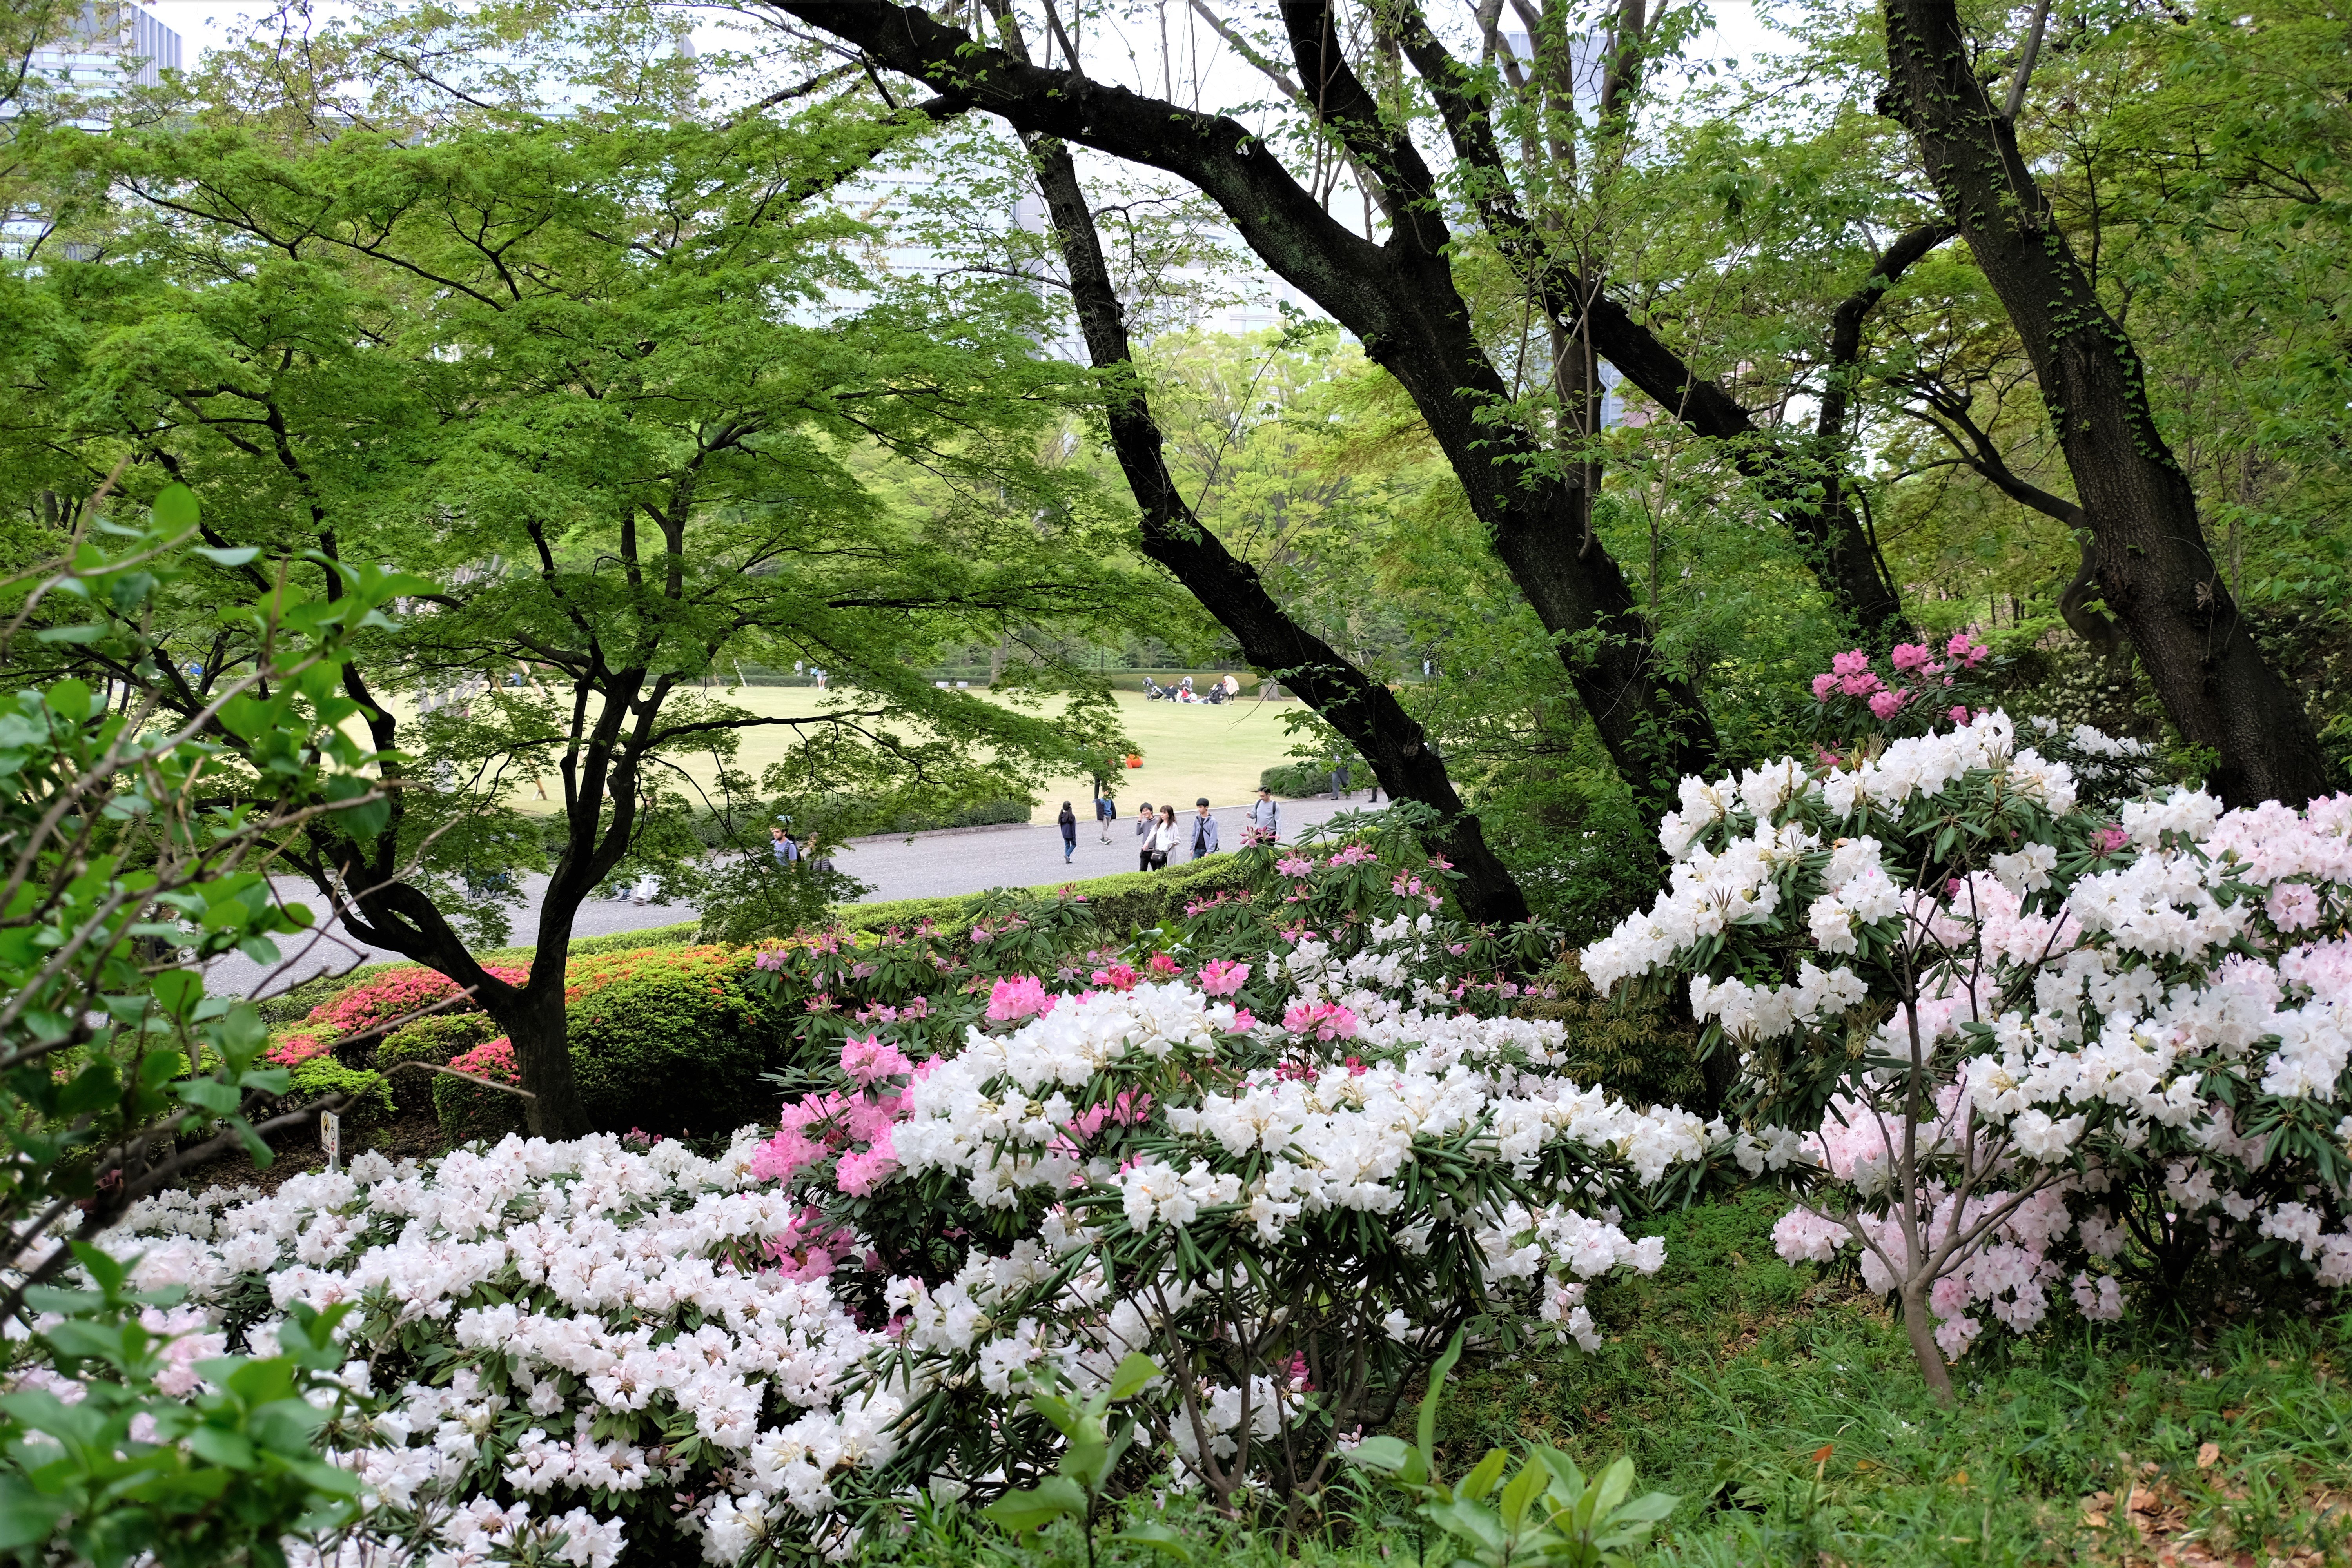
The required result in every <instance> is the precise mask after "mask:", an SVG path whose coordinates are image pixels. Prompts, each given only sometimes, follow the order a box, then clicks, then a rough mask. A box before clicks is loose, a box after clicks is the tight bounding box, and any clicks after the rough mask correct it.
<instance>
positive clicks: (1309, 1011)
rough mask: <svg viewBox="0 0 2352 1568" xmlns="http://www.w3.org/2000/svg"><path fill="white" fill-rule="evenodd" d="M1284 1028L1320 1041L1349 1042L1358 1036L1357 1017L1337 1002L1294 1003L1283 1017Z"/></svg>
mask: <svg viewBox="0 0 2352 1568" xmlns="http://www.w3.org/2000/svg"><path fill="white" fill-rule="evenodd" d="M1282 1026H1283V1027H1284V1028H1286V1029H1287V1030H1289V1031H1290V1032H1291V1033H1292V1034H1294V1035H1312V1036H1314V1037H1316V1038H1317V1039H1318V1040H1349V1039H1353V1038H1355V1036H1356V1016H1355V1015H1354V1014H1353V1013H1351V1012H1349V1010H1348V1009H1347V1008H1345V1007H1342V1006H1340V1005H1339V1004H1338V1003H1336V1002H1317V1003H1315V1004H1313V1005H1308V1004H1307V1003H1305V1002H1294V1003H1292V1004H1291V1005H1290V1010H1289V1011H1288V1012H1286V1013H1285V1014H1284V1015H1283V1016H1282Z"/></svg>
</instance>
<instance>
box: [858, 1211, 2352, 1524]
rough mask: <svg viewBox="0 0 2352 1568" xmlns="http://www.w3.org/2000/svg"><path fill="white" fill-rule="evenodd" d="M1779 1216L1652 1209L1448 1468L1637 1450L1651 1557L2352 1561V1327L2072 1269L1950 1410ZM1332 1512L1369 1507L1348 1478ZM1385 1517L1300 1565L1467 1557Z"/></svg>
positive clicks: (1453, 1446)
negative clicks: (2083, 1293) (1647, 1502)
mask: <svg viewBox="0 0 2352 1568" xmlns="http://www.w3.org/2000/svg"><path fill="white" fill-rule="evenodd" d="M1785 1206H1786V1205H1785V1202H1784V1201H1783V1200H1780V1199H1777V1198H1775V1197H1773V1196H1771V1195H1769V1194H1756V1195H1754V1196H1752V1197H1750V1198H1747V1199H1743V1200H1741V1201H1738V1202H1736V1203H1727V1204H1719V1205H1708V1206H1705V1207H1700V1208H1696V1209H1693V1210H1690V1211H1687V1212H1685V1213H1683V1214H1679V1215H1674V1216H1672V1217H1670V1218H1668V1219H1665V1220H1664V1221H1661V1222H1656V1223H1654V1224H1652V1225H1650V1226H1645V1227H1643V1228H1644V1229H1645V1230H1648V1231H1652V1232H1656V1233H1662V1234H1664V1236H1665V1237H1666V1238H1667V1251H1666V1258H1667V1262H1666V1266H1665V1268H1664V1269H1663V1270H1662V1271H1661V1272H1660V1273H1659V1274H1658V1275H1657V1276H1656V1277H1654V1278H1653V1279H1634V1280H1617V1281H1612V1282H1609V1283H1605V1284H1600V1285H1596V1287H1595V1288H1594V1290H1593V1295H1592V1299H1591V1305H1592V1307H1593V1309H1594V1313H1595V1317H1596V1320H1597V1321H1599V1323H1600V1325H1601V1331H1602V1332H1603V1334H1604V1336H1605V1342H1604V1343H1603V1344H1602V1346H1601V1349H1600V1350H1599V1351H1598V1352H1595V1353H1592V1354H1590V1355H1586V1354H1581V1353H1578V1352H1570V1353H1569V1354H1567V1355H1559V1354H1555V1353H1551V1352H1542V1353H1533V1354H1519V1355H1507V1354H1501V1353H1490V1354H1488V1355H1486V1356H1484V1357H1475V1356H1474V1357H1473V1358H1472V1359H1471V1361H1470V1362H1469V1363H1466V1365H1467V1370H1466V1371H1465V1373H1461V1374H1459V1375H1457V1377H1456V1378H1455V1379H1454V1380H1453V1381H1452V1382H1451V1383H1449V1384H1448V1394H1447V1399H1446V1403H1445V1407H1444V1415H1443V1416H1442V1419H1441V1420H1440V1423H1439V1427H1438V1432H1439V1436H1440V1440H1441V1446H1442V1447H1443V1449H1444V1469H1445V1473H1446V1475H1447V1476H1448V1477H1449V1478H1456V1479H1458V1478H1459V1477H1460V1476H1461V1475H1462V1474H1463V1473H1464V1472H1465V1471H1466V1470H1467V1469H1468V1468H1469V1467H1470V1466H1471V1465H1473V1464H1475V1462H1476V1460H1477V1459H1478V1458H1479V1457H1480V1455H1482V1454H1483V1453H1484V1452H1485V1451H1486V1449H1487V1448H1488V1447H1490V1446H1499V1447H1505V1448H1507V1449H1510V1450H1512V1451H1513V1452H1514V1454H1515V1455H1516V1453H1517V1450H1518V1448H1519V1447H1520V1445H1521V1444H1522V1443H1524V1442H1526V1441H1528V1440H1529V1439H1536V1440H1540V1441H1544V1442H1548V1443H1551V1444H1553V1445H1556V1446H1558V1447H1562V1448H1565V1449H1566V1450H1568V1451H1569V1452H1570V1454H1571V1455H1573V1456H1574V1458H1576V1459H1577V1461H1578V1463H1579V1464H1580V1465H1581V1466H1583V1467H1584V1468H1585V1469H1586V1471H1587V1472H1588V1473H1591V1472H1593V1471H1596V1470H1598V1469H1599V1468H1601V1467H1602V1466H1604V1465H1606V1464H1608V1463H1609V1462H1610V1461H1611V1460H1612V1459H1613V1458H1616V1457H1617V1456H1618V1455H1620V1454H1624V1455H1629V1456H1631V1457H1632V1458H1633V1460H1634V1462H1635V1464H1636V1465H1637V1466H1638V1468H1639V1472H1640V1473H1639V1479H1638V1480H1637V1482H1636V1484H1635V1491H1636V1492H1637V1493H1639V1492H1644V1491H1649V1490H1653V1489H1655V1490H1660V1491H1664V1492H1667V1493H1669V1494H1671V1495H1673V1496H1675V1497H1676V1498H1677V1499H1679V1503H1678V1505H1677V1506H1676V1508H1675V1512H1674V1514H1673V1516H1672V1517H1671V1518H1670V1519H1669V1520H1667V1521H1666V1522H1665V1524H1664V1526H1663V1527H1662V1528H1661V1530H1660V1531H1659V1532H1658V1534H1657V1537H1656V1538H1655V1542H1654V1545H1653V1546H1652V1547H1651V1548H1650V1550H1649V1551H1647V1552H1645V1553H1643V1556H1642V1557H1641V1559H1640V1561H1642V1562H1643V1563H1655V1564H1660V1565H1664V1564H1668V1563H1675V1564H1691V1565H1694V1568H1696V1565H1702V1564H1703V1565H1706V1568H1734V1565H1735V1564H1737V1565H1745V1568H1765V1565H1780V1564H1787V1565H1789V1568H1798V1565H1803V1568H1864V1565H1873V1568H1874V1565H1879V1564H1885V1565H1887V1568H1911V1565H1914V1564H1936V1565H1949V1568H1963V1565H1966V1568H1974V1565H1977V1564H2025V1563H2036V1564H2041V1563H2048V1564H2064V1563H2102V1564H2116V1565H2117V1568H2123V1565H2125V1564H2130V1565H2133V1568H2138V1565H2142V1564H2155V1565H2158V1568H2164V1565H2176V1568H2221V1565H2223V1564H2228V1565H2230V1568H2272V1565H2273V1564H2278V1565H2285V1568H2321V1565H2322V1564H2341V1563H2347V1562H2348V1561H2352V1557H2347V1522H2352V1385H2347V1382H2346V1369H2347V1363H2352V1320H2346V1319H2331V1318H2310V1319H2302V1318H2297V1319H2295V1320H2294V1321H2284V1322H2276V1321H2274V1322H2271V1323H2268V1324H2261V1325H2254V1324H2248V1325H2244V1326H2235V1327H2229V1326H2223V1327H2214V1326H2210V1325H2208V1326H2205V1327H2201V1328H2200V1327H2194V1326H2190V1325H2187V1324H2162V1323H2149V1322H2141V1323H2137V1324H2128V1323H2127V1324H2118V1325H2090V1324H2086V1323H2084V1321H2082V1320H2081V1319H2080V1318H2079V1317H2077V1316H2076V1315H2075V1314H2074V1312H2073V1311H2072V1310H2071V1309H2070V1308H2069V1307H2067V1306H2065V1305H2063V1286H2062V1287H2061V1288H2060V1290H2059V1291H2057V1292H2053V1295H2057V1296H2059V1298H2060V1300H2059V1301H2055V1302H2053V1308H2052V1312H2051V1318H2050V1321H2049V1322H2048V1323H2047V1324H2046V1325H2045V1326H2044V1327H2043V1328H2042V1330H2041V1331H2038V1332H2037V1333H2036V1334H2034V1335H2033V1336H2032V1337H2030V1338H2027V1339H2024V1340H2017V1339H2013V1338H2012V1337H2011V1335H2010V1334H2009V1333H2008V1331H2006V1330H2001V1329H1998V1328H1996V1329H1989V1330H1988V1331H1987V1332H1986V1335H1985V1339H1986V1340H1987V1341H1990V1342H1992V1343H1990V1345H1986V1346H1982V1347H1980V1348H1979V1350H1978V1351H1977V1352H1976V1353H1975V1354H1974V1355H1973V1356H1972V1357H1971V1358H1970V1359H1969V1360H1968V1361H1966V1362H1963V1363H1961V1364H1960V1365H1959V1366H1958V1367H1956V1368H1955V1369H1954V1373H1955V1377H1956V1380H1957V1381H1958V1384H1959V1386H1960V1388H1961V1391H1962V1393H1961V1398H1960V1401H1959V1403H1958V1406H1957V1407H1956V1408H1954V1409H1951V1410H1943V1409H1939V1408H1938V1407H1937V1405H1936V1404H1935V1402H1934V1400H1933V1399H1931V1398H1930V1397H1929V1396H1928V1394H1927V1390H1926V1387H1925V1386H1924V1385H1923V1384H1921V1382H1920V1380H1919V1375H1918V1372H1917V1369H1916V1366H1915V1365H1914V1363H1913V1362H1912V1360H1911V1353H1910V1350H1909V1347H1908V1346H1907V1345H1906V1343H1905V1342H1904V1339H1903V1336H1902V1334H1901V1332H1900V1331H1899V1330H1898V1329H1897V1328H1896V1326H1895V1323H1894V1321H1893V1320H1892V1319H1891V1318H1890V1317H1889V1315H1888V1313H1887V1311H1886V1310H1885V1305H1884V1304H1883V1303H1882V1302H1881V1301H1880V1300H1877V1299H1876V1298H1874V1297H1870V1296H1866V1295H1864V1294H1861V1293H1860V1292H1859V1291H1858V1290H1857V1289H1855V1288H1854V1287H1853V1285H1852V1284H1851V1283H1850V1282H1848V1281H1846V1280H1844V1279H1839V1278H1837V1277H1835V1276H1833V1275H1832V1274H1831V1273H1829V1272H1828V1271H1826V1270H1819V1269H1815V1268H1811V1267H1799V1268H1791V1267H1790V1266H1788V1265H1786V1264H1783V1263H1781V1262H1780V1259H1779V1258H1776V1257H1774V1255H1773V1252H1772V1245H1771V1237H1770V1234H1769V1233H1770V1228H1771V1222H1772V1220H1773V1219H1774V1218H1775V1217H1776V1216H1777V1215H1779V1214H1780V1213H1781V1212H1782V1210H1783V1209H1784V1208H1785ZM1410 1420H1411V1416H1410V1405H1408V1407H1407V1413H1406V1415H1405V1417H1404V1419H1403V1420H1402V1421H1401V1422H1400V1423H1399V1426H1398V1428H1397V1429H1398V1430H1400V1431H1402V1432H1405V1433H1406V1434H1407V1435H1409V1429H1410ZM1513 1468H1517V1466H1516V1464H1514V1467H1513ZM1333 1502H1334V1505H1335V1507H1338V1508H1346V1507H1350V1506H1353V1505H1352V1504H1348V1503H1341V1502H1340V1500H1339V1494H1338V1493H1337V1492H1336V1491H1335V1493H1334V1494H1333ZM1131 1507H1132V1510H1133V1511H1132V1515H1131V1517H1132V1519H1135V1520H1142V1519H1151V1520H1158V1521H1163V1522H1167V1523H1170V1524H1172V1525H1175V1526H1176V1527H1177V1528H1178V1529H1179V1530H1181V1531H1182V1532H1183V1533H1184V1535H1186V1536H1187V1537H1188V1538H1190V1539H1191V1542H1192V1545H1191V1554H1192V1557H1191V1560H1192V1562H1195V1563H1224V1564H1226V1565H1227V1568H1238V1565H1239V1564H1241V1563H1250V1564H1253V1565H1258V1564H1264V1565H1265V1568H1276V1564H1279V1563H1283V1562H1284V1561H1285V1557H1286V1553H1285V1552H1284V1551H1283V1549H1282V1545H1281V1543H1280V1542H1278V1539H1277V1537H1276V1536H1275V1535H1274V1534H1272V1533H1270V1532H1252V1531H1246V1530H1242V1529H1239V1528H1236V1527H1234V1526H1232V1525H1229V1524H1224V1523H1222V1522H1220V1521H1214V1520H1212V1519H1210V1518H1208V1517H1206V1516H1205V1515H1204V1513H1203V1511H1202V1510H1200V1509H1199V1508H1197V1507H1196V1506H1194V1505H1192V1503H1190V1502H1188V1501H1185V1500H1181V1499H1178V1498H1174V1497H1171V1498H1168V1499H1167V1500H1166V1501H1165V1503H1164V1504H1163V1502H1162V1501H1161V1500H1160V1498H1159V1497H1158V1495H1157V1494H1149V1493H1147V1494H1146V1495H1144V1496H1142V1497H1141V1498H1139V1499H1137V1500H1135V1501H1134V1502H1133V1503H1132V1505H1131ZM1371 1512H1372V1516H1373V1517H1374V1518H1375V1519H1378V1518H1380V1517H1381V1515H1385V1516H1386V1518H1387V1521H1388V1522H1387V1523H1385V1524H1384V1525H1380V1526H1376V1527H1375V1528H1374V1529H1372V1530H1370V1531H1366V1530H1361V1529H1352V1528H1348V1527H1346V1526H1341V1525H1335V1526H1334V1527H1332V1528H1330V1529H1328V1530H1325V1531H1318V1532H1317V1538H1313V1539H1309V1540H1307V1541H1305V1542H1290V1543H1288V1546H1289V1551H1288V1552H1287V1556H1288V1559H1289V1560H1290V1561H1294V1562H1297V1563H1333V1564H1339V1563H1346V1564H1349V1565H1350V1568H1373V1565H1375V1564H1381V1565H1383V1568H1404V1565H1407V1564H1420V1565H1426V1568H1441V1565H1443V1564H1444V1563H1447V1562H1448V1561H1449V1560H1450V1559H1454V1553H1453V1552H1449V1551H1447V1550H1446V1542H1444V1538H1443V1537H1440V1536H1437V1535H1435V1533H1434V1532H1432V1533H1431V1535H1430V1537H1429V1538H1428V1539H1427V1540H1426V1541H1425V1542H1424V1541H1423V1539H1422V1538H1421V1537H1420V1536H1419V1534H1418V1532H1417V1531H1416V1530H1415V1529H1414V1527H1413V1524H1412V1522H1411V1521H1410V1519H1409V1514H1408V1510H1403V1509H1402V1508H1398V1507H1396V1506H1395V1504H1394V1500H1393V1499H1392V1498H1391V1497H1389V1496H1387V1495H1385V1494H1384V1495H1383V1496H1382V1498H1381V1501H1380V1502H1379V1503H1377V1504H1376V1505H1375V1506H1374V1508H1373V1509H1372V1510H1371ZM1109 1528H1111V1527H1106V1528H1105V1530H1104V1531H1102V1533H1104V1534H1108V1532H1109ZM1098 1549H1099V1548H1098ZM866 1555H867V1557H868V1558H869V1560H876V1561H890V1560H896V1561H900V1562H908V1563H925V1564H927V1565H928V1564H938V1565H940V1568H946V1565H947V1564H948V1563H980V1564H1004V1565H1010V1564H1022V1565H1024V1568H1026V1565H1035V1568H1045V1564H1049V1563H1051V1564H1055V1565H1057V1568H1058V1565H1062V1564H1068V1565H1071V1568H1075V1565H1076V1564H1078V1563H1084V1562H1085V1561H1086V1559H1085V1555H1084V1552H1083V1551H1082V1549H1081V1547H1080V1543H1079V1542H1078V1540H1077V1537H1076V1533H1075V1531H1073V1530H1072V1529H1071V1528H1070V1527H1069V1526H1067V1525H1058V1526H1055V1528H1054V1529H1052V1530H1049V1531H1046V1532H1045V1535H1044V1537H1042V1538H1041V1539H1040V1540H1039V1541H1038V1542H1036V1544H1034V1546H1028V1547H1016V1546H1014V1545H1013V1543H1012V1542H1010V1541H1009V1540H1008V1538H1007V1537H1005V1536H1004V1535H1003V1532H1001V1531H996V1530H995V1529H994V1528H993V1527H992V1526H990V1525H987V1524H985V1523H980V1524H971V1523H969V1522H966V1523H961V1524H958V1525H956V1526H954V1527H952V1528H951V1529H950V1530H949V1531H941V1532H939V1533H932V1534H928V1535H927V1534H926V1533H925V1532H923V1531H917V1532H916V1533H915V1534H913V1535H910V1536H909V1537H908V1538H906V1539H904V1540H903V1541H901V1542H897V1543H894V1544H889V1545H877V1546H876V1547H872V1548H869V1549H868V1552H867V1553H866ZM1147 1560H1150V1559H1149V1558H1148V1557H1147V1556H1146V1554H1145V1553H1143V1552H1139V1551H1138V1550H1137V1549H1135V1548H1132V1547H1113V1548H1110V1549H1108V1550H1102V1551H1101V1553H1100V1558H1099V1562H1100V1563H1101V1565H1102V1568H1111V1565H1112V1564H1117V1563H1140V1562H1143V1561H1147ZM1167 1561H1168V1560H1167V1559H1164V1558H1163V1559H1160V1568H1166V1563H1167Z"/></svg>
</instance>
